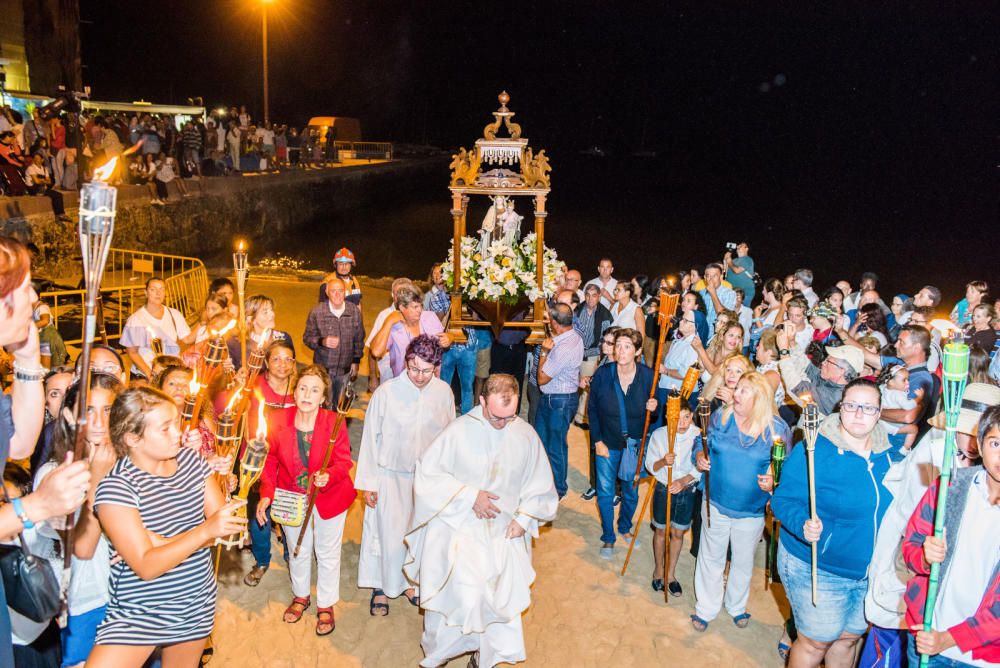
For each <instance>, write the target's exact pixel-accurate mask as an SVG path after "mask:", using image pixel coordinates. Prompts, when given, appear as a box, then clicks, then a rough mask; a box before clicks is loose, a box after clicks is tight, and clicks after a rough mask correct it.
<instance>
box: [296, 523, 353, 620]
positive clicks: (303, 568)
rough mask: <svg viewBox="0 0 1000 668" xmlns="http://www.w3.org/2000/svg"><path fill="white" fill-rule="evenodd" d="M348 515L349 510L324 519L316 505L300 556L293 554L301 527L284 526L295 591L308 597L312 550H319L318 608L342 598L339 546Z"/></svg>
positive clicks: (317, 570) (317, 557)
mask: <svg viewBox="0 0 1000 668" xmlns="http://www.w3.org/2000/svg"><path fill="white" fill-rule="evenodd" d="M346 519H347V511H346V510H345V511H344V512H342V513H340V514H339V515H336V516H335V517H331V518H330V519H328V520H324V519H322V518H321V517H320V516H319V512H317V511H316V509H313V513H312V521H311V522H309V527H308V528H307V529H306V535H305V537H304V538H303V539H302V549H300V550H299V556H298V557H294V556H292V553H293V552H294V551H295V542H296V541H297V540H298V539H299V532H300V531H301V530H302V527H301V526H297V527H288V526H282V527H281V528H282V530H284V532H285V544H286V545H288V574H289V575H290V576H291V578H292V594H294V595H295V596H299V597H301V598H306V597H307V596H309V593H310V592H311V591H312V561H313V553H314V552H315V554H316V606H317V607H319V608H329V607H331V606H333V605H334V604H335V603H337V602H338V601H339V600H340V548H341V545H342V544H343V540H344V521H345V520H346ZM303 524H305V522H303Z"/></svg>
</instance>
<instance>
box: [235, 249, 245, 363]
mask: <svg viewBox="0 0 1000 668" xmlns="http://www.w3.org/2000/svg"><path fill="white" fill-rule="evenodd" d="M233 271H234V274H235V276H236V295H237V298H238V299H239V305H240V323H239V327H240V357H241V358H242V359H241V360H240V361H241V363H242V365H243V366H246V363H247V314H246V290H247V274H248V272H249V266H248V265H247V251H246V242H245V241H243V240H242V239H241V240H240V242H239V243H238V244H236V249H235V250H234V251H233Z"/></svg>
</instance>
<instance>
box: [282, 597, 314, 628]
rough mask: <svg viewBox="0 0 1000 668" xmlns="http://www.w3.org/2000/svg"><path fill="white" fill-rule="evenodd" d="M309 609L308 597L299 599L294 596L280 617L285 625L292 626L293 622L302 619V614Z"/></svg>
mask: <svg viewBox="0 0 1000 668" xmlns="http://www.w3.org/2000/svg"><path fill="white" fill-rule="evenodd" d="M308 608H309V597H308V596H306V597H305V598H301V597H299V596H296V597H295V598H293V599H292V602H291V603H290V604H289V605H288V607H287V608H285V614H284V615H283V616H282V618H281V619H282V621H284V622H285V623H286V624H294V623H295V622H297V621H299V620H300V619H302V613H303V612H305V611H306V610H307V609H308Z"/></svg>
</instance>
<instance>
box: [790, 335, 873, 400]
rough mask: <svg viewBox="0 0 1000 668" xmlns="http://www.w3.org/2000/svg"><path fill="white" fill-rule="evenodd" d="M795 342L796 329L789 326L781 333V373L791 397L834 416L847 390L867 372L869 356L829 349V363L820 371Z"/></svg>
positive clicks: (857, 351) (853, 349)
mask: <svg viewBox="0 0 1000 668" xmlns="http://www.w3.org/2000/svg"><path fill="white" fill-rule="evenodd" d="M790 341H794V325H789V324H788V323H786V324H785V325H784V326H783V327H781V328H780V329H779V330H778V336H777V343H778V357H779V359H778V370H779V371H780V372H781V380H782V382H784V384H785V389H786V391H787V393H788V396H791V397H792V398H793V399H795V401H796V402H797V403H799V404H804V403H805V397H807V396H808V397H811V400H812V401H813V402H815V403H816V405H817V406H818V407H819V412H820V414H821V415H829V414H831V413H833V412H834V409H835V408H836V406H837V403H838V402H839V401H840V398H841V395H843V393H844V387H845V386H846V385H847V384H848V383H850V382H851V381H852V380H854V379H855V378H858V377H859V376H860V375H861V374H862V373H863V372H864V368H865V354H864V353H863V352H862V349H861V348H860V347H857V348H856V347H854V346H849V345H843V346H827V347H826V355H827V356H826V359H824V360H823V362H822V364H821V365H820V366H819V368H817V367H816V366H815V365H814V364H813V363H812V362H810V361H809V358H808V357H806V354H805V353H804V352H802V351H801V350H799V349H798V348H796V347H795V346H794V345H793V346H792V347H791V348H790V347H789V342H790Z"/></svg>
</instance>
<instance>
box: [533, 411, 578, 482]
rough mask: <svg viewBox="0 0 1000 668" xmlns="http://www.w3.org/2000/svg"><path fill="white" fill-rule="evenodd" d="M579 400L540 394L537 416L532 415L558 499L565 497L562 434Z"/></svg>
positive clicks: (564, 442)
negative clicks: (550, 469)
mask: <svg viewBox="0 0 1000 668" xmlns="http://www.w3.org/2000/svg"><path fill="white" fill-rule="evenodd" d="M579 401H580V397H579V395H578V394H577V393H576V392H572V393H570V394H542V395H541V397H540V399H539V402H538V412H537V413H535V431H537V432H538V436H539V438H541V439H542V445H543V446H545V454H547V455H548V456H549V465H550V466H551V467H552V477H553V479H555V483H556V492H557V493H558V494H559V498H560V499H561V498H563V497H564V496H566V491H567V490H568V486H567V484H566V467H567V461H566V460H567V458H568V455H567V449H568V447H567V444H566V434H567V433H568V432H569V425H570V422H572V421H573V416H574V415H576V407H577V405H578V403H579Z"/></svg>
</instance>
